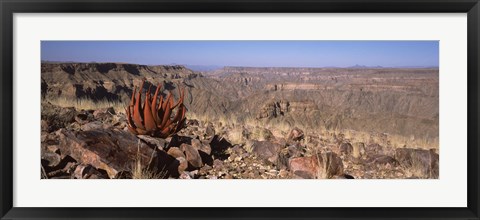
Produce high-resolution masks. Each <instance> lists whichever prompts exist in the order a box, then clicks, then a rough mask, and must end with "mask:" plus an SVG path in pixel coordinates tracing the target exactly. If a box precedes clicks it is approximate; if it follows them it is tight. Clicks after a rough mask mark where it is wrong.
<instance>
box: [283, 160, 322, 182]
mask: <svg viewBox="0 0 480 220" xmlns="http://www.w3.org/2000/svg"><path fill="white" fill-rule="evenodd" d="M289 168H290V171H291V172H292V173H293V174H294V175H296V176H298V177H300V178H303V179H314V178H316V177H317V173H318V169H319V168H318V163H317V159H316V157H313V156H310V157H296V158H291V159H290V160H289Z"/></svg>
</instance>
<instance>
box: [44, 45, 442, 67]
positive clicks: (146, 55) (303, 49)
mask: <svg viewBox="0 0 480 220" xmlns="http://www.w3.org/2000/svg"><path fill="white" fill-rule="evenodd" d="M41 56H42V60H45V61H74V62H124V63H135V64H147V65H160V64H174V63H175V64H186V65H218V66H252V67H262V66H263V67H326V66H328V67H332V66H335V67H348V66H353V65H365V66H384V67H402V66H438V65H439V43H438V41H42V42H41Z"/></svg>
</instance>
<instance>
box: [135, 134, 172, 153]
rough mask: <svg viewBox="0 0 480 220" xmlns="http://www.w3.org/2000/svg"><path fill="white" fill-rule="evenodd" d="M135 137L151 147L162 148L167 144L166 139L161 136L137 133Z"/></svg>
mask: <svg viewBox="0 0 480 220" xmlns="http://www.w3.org/2000/svg"><path fill="white" fill-rule="evenodd" d="M137 137H138V138H139V139H141V140H142V141H144V142H145V143H146V144H148V145H150V146H151V147H153V148H157V149H159V150H164V149H165V146H166V145H167V141H166V140H165V139H163V138H156V137H152V136H150V135H137Z"/></svg>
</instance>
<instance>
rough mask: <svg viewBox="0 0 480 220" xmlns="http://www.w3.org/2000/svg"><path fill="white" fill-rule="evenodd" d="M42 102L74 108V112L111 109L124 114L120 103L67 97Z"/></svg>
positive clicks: (123, 106)
mask: <svg viewBox="0 0 480 220" xmlns="http://www.w3.org/2000/svg"><path fill="white" fill-rule="evenodd" d="M42 102H50V103H52V104H53V105H57V106H60V107H74V108H75V109H76V110H96V109H102V108H110V107H113V109H114V110H115V112H124V111H125V104H124V103H122V102H121V101H111V100H100V101H94V100H92V99H87V98H81V99H72V98H67V97H64V96H62V97H57V98H46V99H42Z"/></svg>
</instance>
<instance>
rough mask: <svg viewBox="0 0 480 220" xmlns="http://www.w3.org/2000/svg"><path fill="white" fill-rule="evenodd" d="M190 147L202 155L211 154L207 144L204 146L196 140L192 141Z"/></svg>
mask: <svg viewBox="0 0 480 220" xmlns="http://www.w3.org/2000/svg"><path fill="white" fill-rule="evenodd" d="M192 146H193V147H194V148H195V149H197V150H199V151H202V152H203V153H205V154H207V155H210V154H212V148H211V147H210V145H209V144H204V143H202V142H201V141H200V140H198V139H192Z"/></svg>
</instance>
